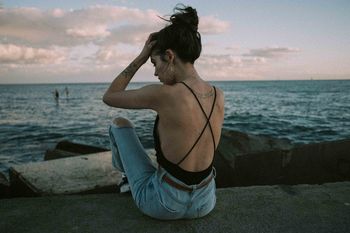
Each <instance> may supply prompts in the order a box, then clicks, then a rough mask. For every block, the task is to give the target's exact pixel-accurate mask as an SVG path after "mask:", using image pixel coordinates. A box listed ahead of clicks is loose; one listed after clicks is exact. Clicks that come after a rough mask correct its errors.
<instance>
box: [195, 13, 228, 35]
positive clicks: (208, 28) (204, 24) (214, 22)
mask: <svg viewBox="0 0 350 233" xmlns="http://www.w3.org/2000/svg"><path fill="white" fill-rule="evenodd" d="M229 27H230V24H229V22H227V21H223V20H220V19H218V18H216V17H214V16H211V15H209V16H203V17H200V19H199V26H198V28H199V29H198V31H199V32H200V33H202V34H220V33H224V32H227V31H228V29H229Z"/></svg>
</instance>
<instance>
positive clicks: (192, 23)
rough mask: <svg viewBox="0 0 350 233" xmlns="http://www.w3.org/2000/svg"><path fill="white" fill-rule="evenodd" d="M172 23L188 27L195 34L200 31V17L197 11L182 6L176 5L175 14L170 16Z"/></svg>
mask: <svg viewBox="0 0 350 233" xmlns="http://www.w3.org/2000/svg"><path fill="white" fill-rule="evenodd" d="M170 22H171V23H172V24H174V25H181V26H185V27H188V28H189V29H191V30H192V31H194V32H197V30H198V15H197V11H196V9H194V8H192V7H190V6H185V5H182V4H178V5H176V7H175V8H174V14H173V15H172V16H170Z"/></svg>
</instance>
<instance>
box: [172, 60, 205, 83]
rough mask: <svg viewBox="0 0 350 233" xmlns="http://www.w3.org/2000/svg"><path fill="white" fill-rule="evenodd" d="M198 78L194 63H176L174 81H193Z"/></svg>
mask: <svg viewBox="0 0 350 233" xmlns="http://www.w3.org/2000/svg"><path fill="white" fill-rule="evenodd" d="M198 79H200V77H199V75H198V73H197V71H196V69H195V68H194V65H193V64H191V63H183V64H181V65H180V64H178V67H177V69H176V73H175V80H176V82H193V81H195V80H198Z"/></svg>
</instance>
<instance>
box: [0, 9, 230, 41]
mask: <svg viewBox="0 0 350 233" xmlns="http://www.w3.org/2000/svg"><path fill="white" fill-rule="evenodd" d="M160 15H162V14H161V13H159V12H157V11H154V10H140V9H133V8H126V7H119V6H91V7H88V8H84V9H77V10H70V11H68V10H62V9H59V8H56V9H52V10H40V9H37V8H4V9H1V10H0V22H1V24H0V37H2V38H3V39H5V40H6V41H10V42H11V43H18V44H26V45H35V46H41V47H44V46H46V47H47V46H52V45H59V46H76V45H80V44H84V43H104V42H105V43H107V44H108V43H111V41H113V43H114V44H116V43H120V42H122V43H131V44H134V43H137V42H140V36H142V38H143V39H144V36H145V34H146V35H147V34H149V33H151V32H153V31H155V30H159V29H160V28H161V27H163V26H164V25H165V22H164V21H162V20H161V19H160V18H159V17H158V16H160ZM145 23H147V25H146V24H145ZM227 28H228V22H225V21H222V20H220V19H217V18H215V17H213V16H203V18H202V22H201V30H202V31H201V32H202V33H203V34H217V33H222V32H224V31H225V30H227ZM135 38H136V39H135Z"/></svg>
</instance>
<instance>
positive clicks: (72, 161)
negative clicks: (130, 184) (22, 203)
mask: <svg viewBox="0 0 350 233" xmlns="http://www.w3.org/2000/svg"><path fill="white" fill-rule="evenodd" d="M9 174H10V186H11V191H12V196H16V197H18V196H47V195H60V194H87V193H108V192H117V191H118V189H117V184H118V183H119V182H120V180H121V174H120V172H119V171H118V170H116V169H115V168H113V167H112V158H111V152H101V153H96V154H91V155H81V156H75V157H71V158H62V159H56V160H50V161H42V162H34V163H28V164H22V165H15V166H13V167H11V168H10V172H9Z"/></svg>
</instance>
